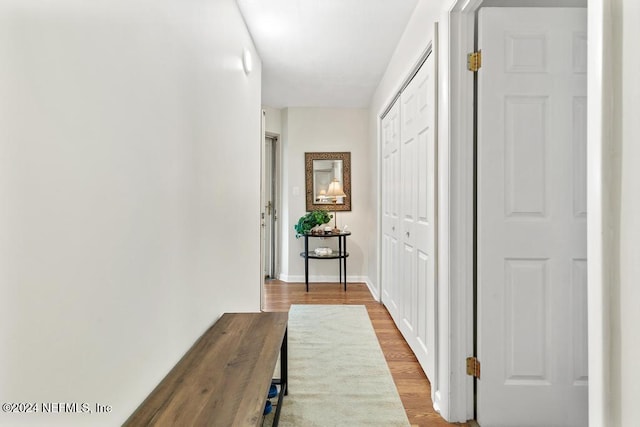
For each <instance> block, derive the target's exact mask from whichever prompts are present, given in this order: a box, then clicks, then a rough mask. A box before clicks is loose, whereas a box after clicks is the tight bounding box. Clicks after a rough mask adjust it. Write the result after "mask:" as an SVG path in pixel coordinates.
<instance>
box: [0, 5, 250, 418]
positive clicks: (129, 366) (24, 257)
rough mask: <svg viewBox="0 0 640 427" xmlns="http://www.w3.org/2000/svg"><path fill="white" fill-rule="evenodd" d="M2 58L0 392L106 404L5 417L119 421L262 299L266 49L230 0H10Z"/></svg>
mask: <svg viewBox="0 0 640 427" xmlns="http://www.w3.org/2000/svg"><path fill="white" fill-rule="evenodd" d="M245 47H246V48H248V49H250V51H251V52H253V54H254V56H253V58H254V70H253V72H252V73H251V74H250V75H248V76H247V75H245V73H244V72H243V71H242V66H241V62H240V58H241V55H242V51H243V48H245ZM0 64H2V66H0V295H2V296H1V297H0V342H2V345H1V346H0V402H78V403H81V402H86V403H89V404H90V405H91V406H92V407H93V405H94V404H95V403H100V404H108V405H111V406H112V408H113V410H112V412H111V413H109V414H95V413H93V414H73V413H71V414H54V415H46V414H42V413H39V414H16V415H12V414H7V413H4V412H0V424H1V425H25V424H31V425H65V426H70V425H109V426H113V425H119V424H121V423H122V422H123V421H124V420H125V419H126V418H127V417H128V416H129V415H130V414H131V413H132V412H133V411H134V410H135V408H136V407H137V406H138V404H139V403H140V402H141V401H142V400H143V399H144V398H145V397H146V395H147V394H148V393H149V392H150V391H151V390H152V389H153V388H154V387H155V385H156V384H157V383H158V382H159V381H160V380H161V379H162V378H163V376H164V375H165V374H166V373H167V372H168V370H169V369H170V368H171V367H172V366H173V365H174V364H175V363H176V362H177V361H178V360H179V358H180V357H181V356H182V355H183V354H184V352H185V351H186V350H187V349H188V348H189V347H190V345H191V344H192V343H193V342H194V341H195V340H196V339H197V337H198V336H199V335H200V334H201V333H202V332H204V330H205V329H206V328H207V327H208V326H209V325H211V324H212V323H213V322H214V321H215V320H216V319H217V318H218V317H219V315H220V314H221V313H223V312H225V311H257V310H258V309H259V303H260V297H259V283H260V281H259V278H260V274H261V272H260V271H259V264H260V263H259V253H260V252H259V230H260V222H259V210H260V207H259V194H260V193H259V191H260V186H259V184H260V177H259V170H260V163H259V162H260V160H259V156H260V145H259V144H260V79H261V64H260V60H259V58H258V56H257V55H256V52H255V50H254V48H253V44H252V41H251V38H250V37H249V34H248V32H247V30H246V28H245V26H244V23H243V20H242V18H241V16H240V14H239V12H238V10H237V6H236V4H235V2H234V1H233V0H216V1H206V2H205V1H190V2H184V1H179V0H167V1H162V2H156V1H146V0H126V1H125V0H92V1H90V2H84V1H79V0H78V1H76V0H54V1H49V2H42V1H37V0H5V1H3V2H2V3H0Z"/></svg>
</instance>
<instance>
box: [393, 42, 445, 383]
mask: <svg viewBox="0 0 640 427" xmlns="http://www.w3.org/2000/svg"><path fill="white" fill-rule="evenodd" d="M434 56H435V55H433V54H431V55H429V56H428V57H427V59H426V61H425V62H424V64H422V66H421V67H420V69H419V70H418V72H417V74H416V75H415V76H414V77H413V79H412V80H411V81H410V82H409V83H408V85H407V86H406V88H405V89H404V90H403V91H402V93H401V94H400V97H399V100H398V101H397V102H396V104H395V105H394V106H393V107H392V108H391V110H390V111H389V113H388V114H387V115H386V116H385V117H384V119H383V120H382V176H383V178H382V181H383V184H382V187H383V188H382V190H383V191H382V192H383V195H382V205H383V206H382V210H383V212H382V228H383V230H382V252H383V253H382V258H383V260H382V282H383V283H382V301H383V302H384V304H385V305H386V306H387V308H388V309H389V312H390V313H391V316H392V317H393V319H394V321H395V323H396V325H397V326H398V329H400V331H401V332H402V334H403V336H404V337H405V339H406V340H407V342H408V344H409V346H410V347H411V349H412V350H413V352H414V353H415V354H416V357H417V358H418V360H419V362H420V365H421V366H422V368H423V369H424V371H425V373H426V374H427V376H428V377H429V379H430V380H431V382H432V384H433V385H434V386H435V383H436V378H435V341H436V304H435V303H436V280H435V278H436V271H435V258H436V255H435V250H436V227H435V203H436V194H435V188H436V185H435V184H436V183H435V180H436V145H435V115H436V105H435V102H436V96H435V58H434ZM434 389H435V387H434Z"/></svg>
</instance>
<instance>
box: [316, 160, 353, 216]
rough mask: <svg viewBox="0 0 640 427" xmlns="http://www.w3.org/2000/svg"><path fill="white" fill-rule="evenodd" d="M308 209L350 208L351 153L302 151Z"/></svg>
mask: <svg viewBox="0 0 640 427" xmlns="http://www.w3.org/2000/svg"><path fill="white" fill-rule="evenodd" d="M305 172H306V193H307V194H306V195H307V197H306V199H307V211H313V210H318V209H326V210H331V211H350V210H351V153H329V152H325V153H305Z"/></svg>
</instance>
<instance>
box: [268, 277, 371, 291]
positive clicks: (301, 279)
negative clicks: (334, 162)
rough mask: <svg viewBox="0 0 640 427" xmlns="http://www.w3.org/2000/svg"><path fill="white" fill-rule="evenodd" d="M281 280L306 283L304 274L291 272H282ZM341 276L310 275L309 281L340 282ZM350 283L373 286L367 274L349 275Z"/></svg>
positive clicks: (348, 280)
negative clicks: (290, 273)
mask: <svg viewBox="0 0 640 427" xmlns="http://www.w3.org/2000/svg"><path fill="white" fill-rule="evenodd" d="M278 279H279V280H282V281H283V282H287V283H304V275H293V274H292V275H289V274H281V275H280V276H279V277H278ZM339 281H340V278H339V276H338V275H335V276H334V275H328V276H324V275H310V276H309V283H327V282H335V283H338V282H339ZM349 283H365V284H366V285H367V287H368V288H369V289H371V288H372V286H371V281H370V280H369V277H367V276H347V285H349Z"/></svg>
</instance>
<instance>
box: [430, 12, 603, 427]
mask: <svg viewBox="0 0 640 427" xmlns="http://www.w3.org/2000/svg"><path fill="white" fill-rule="evenodd" d="M482 1H483V0H453V1H452V4H451V7H450V8H449V10H448V13H447V17H448V21H449V22H448V23H449V61H448V63H449V70H448V71H449V72H448V77H449V81H450V87H449V91H450V92H449V97H450V118H449V123H448V130H449V136H450V140H449V142H450V148H449V150H450V161H449V178H450V185H449V190H450V196H449V197H450V203H449V221H450V225H449V236H450V250H449V254H448V256H449V274H450V280H449V294H450V295H449V296H450V299H449V321H450V325H449V329H450V332H451V334H449V335H448V336H450V337H451V341H450V343H449V345H450V347H449V351H448V353H449V354H448V356H449V357H448V363H449V366H450V367H451V369H450V374H451V377H450V378H451V382H450V390H449V392H450V399H449V407H448V411H446V412H448V413H447V414H445V413H444V412H443V415H444V416H445V418H447V419H448V420H450V421H465V420H468V419H472V418H473V411H474V408H473V382H472V381H471V379H470V378H468V377H466V375H465V373H464V367H463V366H462V365H463V361H464V359H465V358H466V357H467V356H468V355H470V354H471V353H472V351H473V315H472V309H471V308H472V306H473V295H472V292H470V290H471V289H472V287H473V258H474V254H473V253H472V250H471V251H470V248H472V242H473V240H472V239H473V176H472V174H471V173H470V172H469V171H470V170H472V169H471V168H470V166H472V165H473V136H472V135H473V76H472V74H471V73H469V72H468V71H467V70H466V63H465V62H464V58H465V57H466V53H468V52H471V51H473V49H474V31H475V13H476V11H477V9H479V8H480V6H481V5H482ZM587 16H588V17H587V21H588V28H589V34H588V39H589V43H588V70H589V71H588V77H587V79H588V83H587V96H588V101H587V102H588V120H587V121H588V130H587V135H588V141H587V159H588V161H587V163H588V164H587V171H588V172H587V176H588V179H587V193H588V194H589V198H588V212H589V215H588V218H587V253H588V259H589V264H588V274H587V277H588V301H589V302H588V323H589V325H588V337H589V347H588V351H589V420H590V422H589V424H590V425H592V426H605V425H606V422H607V420H608V417H609V414H610V403H609V402H608V401H607V397H606V396H607V394H608V391H609V390H608V389H609V387H608V383H607V380H606V377H607V373H608V371H609V367H610V359H609V355H608V351H607V349H606V348H605V338H606V336H607V333H606V332H607V331H608V330H609V328H610V320H609V312H610V308H611V302H610V298H609V291H608V290H607V289H606V288H605V286H604V284H605V282H606V280H605V279H606V278H607V277H609V275H610V273H611V271H612V270H613V268H614V267H613V266H610V265H607V264H605V262H604V260H605V259H606V258H605V253H604V249H606V248H608V247H609V246H612V245H613V243H614V242H612V241H610V236H609V237H608V234H609V233H608V232H606V230H607V229H606V227H605V224H604V223H603V217H604V210H603V202H604V196H605V195H604V191H603V189H604V187H605V185H606V183H607V176H605V175H604V173H606V172H607V169H606V167H607V165H603V160H605V161H607V159H608V158H609V157H610V156H611V154H607V152H606V144H607V142H608V141H610V140H611V134H612V129H611V124H610V123H611V121H610V120H607V118H608V117H609V116H610V112H611V105H610V103H611V101H609V97H610V95H612V94H613V93H614V92H613V84H612V83H611V79H610V78H605V77H608V76H611V71H612V65H611V61H606V58H607V57H608V56H609V55H610V53H608V52H607V51H605V48H606V47H607V45H608V44H610V43H609V41H610V35H611V32H612V24H611V22H612V20H611V10H610V6H609V2H608V0H588V4H587ZM454 123H455V126H454V125H453V124H454ZM442 172H443V173H444V170H443V171H442ZM447 415H448V416H447Z"/></svg>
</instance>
